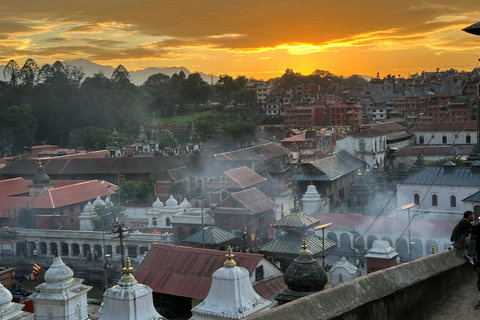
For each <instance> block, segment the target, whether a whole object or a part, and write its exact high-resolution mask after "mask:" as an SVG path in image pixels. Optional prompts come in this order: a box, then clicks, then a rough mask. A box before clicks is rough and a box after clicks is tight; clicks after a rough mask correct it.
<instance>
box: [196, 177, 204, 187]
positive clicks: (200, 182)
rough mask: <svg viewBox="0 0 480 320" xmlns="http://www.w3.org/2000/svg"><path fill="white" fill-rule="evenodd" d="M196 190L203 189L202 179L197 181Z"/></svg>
mask: <svg viewBox="0 0 480 320" xmlns="http://www.w3.org/2000/svg"><path fill="white" fill-rule="evenodd" d="M197 188H203V179H202V178H199V179H197Z"/></svg>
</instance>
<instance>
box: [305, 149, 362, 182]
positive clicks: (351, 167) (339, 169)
mask: <svg viewBox="0 0 480 320" xmlns="http://www.w3.org/2000/svg"><path fill="white" fill-rule="evenodd" d="M311 165H312V166H314V167H315V168H317V169H318V170H320V171H321V172H323V173H325V174H326V175H327V176H328V178H330V180H335V179H338V178H339V177H341V176H343V175H345V174H347V173H350V172H352V171H357V170H358V169H359V168H361V167H363V165H364V164H363V162H362V161H361V160H360V159H358V158H356V157H354V156H352V155H350V154H349V153H348V152H346V151H345V150H341V151H339V152H336V153H334V154H333V155H331V156H330V157H327V158H323V159H320V160H317V161H315V162H312V163H311Z"/></svg>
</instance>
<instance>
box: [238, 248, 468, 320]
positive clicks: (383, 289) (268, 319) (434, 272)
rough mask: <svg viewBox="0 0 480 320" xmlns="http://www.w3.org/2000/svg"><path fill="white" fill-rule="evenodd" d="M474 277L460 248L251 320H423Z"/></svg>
mask: <svg viewBox="0 0 480 320" xmlns="http://www.w3.org/2000/svg"><path fill="white" fill-rule="evenodd" d="M472 273H473V271H472V268H471V266H470V265H469V264H468V263H466V260H465V259H464V258H463V256H462V254H461V253H459V251H458V250H446V251H442V252H440V253H436V254H431V255H428V256H425V257H423V258H420V259H418V260H414V261H411V262H409V263H404V264H401V265H399V266H396V267H392V268H388V269H385V270H381V271H377V272H373V273H371V274H368V275H366V276H363V277H360V278H357V279H355V280H352V281H349V282H346V283H343V284H341V285H338V286H336V287H332V288H328V289H326V290H324V291H320V292H317V293H314V294H311V295H309V296H306V297H304V298H301V299H298V300H296V301H293V302H290V303H287V304H284V305H281V306H279V307H277V308H274V309H271V310H268V311H265V312H260V313H257V314H255V315H252V316H250V317H248V318H246V319H249V320H254V319H262V320H278V319H282V320H290V319H291V320H298V319H322V320H327V319H389V320H397V319H398V320H401V319H418V318H420V317H421V315H425V314H427V313H428V312H429V311H431V309H432V307H434V306H435V305H436V304H437V303H438V301H439V299H440V297H443V296H445V294H447V293H448V292H449V291H450V290H451V289H452V288H455V287H456V286H457V285H459V284H460V283H462V282H464V281H465V278H466V275H467V274H472ZM472 294H473V292H472Z"/></svg>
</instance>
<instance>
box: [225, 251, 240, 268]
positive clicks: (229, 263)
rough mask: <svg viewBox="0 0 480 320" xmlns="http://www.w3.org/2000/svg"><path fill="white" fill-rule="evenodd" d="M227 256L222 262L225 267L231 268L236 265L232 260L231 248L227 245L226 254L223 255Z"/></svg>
mask: <svg viewBox="0 0 480 320" xmlns="http://www.w3.org/2000/svg"><path fill="white" fill-rule="evenodd" d="M225 257H227V261H225V263H224V264H223V266H224V267H225V268H233V267H235V266H236V265H237V263H236V262H235V260H233V257H234V255H233V254H232V248H231V247H230V246H228V248H227V254H226V255H225Z"/></svg>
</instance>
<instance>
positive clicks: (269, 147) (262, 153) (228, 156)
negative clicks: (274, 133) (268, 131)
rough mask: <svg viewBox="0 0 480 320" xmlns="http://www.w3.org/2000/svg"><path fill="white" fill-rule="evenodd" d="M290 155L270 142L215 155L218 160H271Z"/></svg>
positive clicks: (287, 151)
mask: <svg viewBox="0 0 480 320" xmlns="http://www.w3.org/2000/svg"><path fill="white" fill-rule="evenodd" d="M289 153H290V150H288V149H286V148H284V147H282V146H281V145H279V144H278V143H275V142H270V143H266V144H262V145H258V146H254V147H250V148H246V149H240V150H235V151H230V152H225V153H219V154H216V155H215V158H216V159H217V160H230V161H231V160H269V159H273V158H282V157H284V156H286V155H288V154H289Z"/></svg>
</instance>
